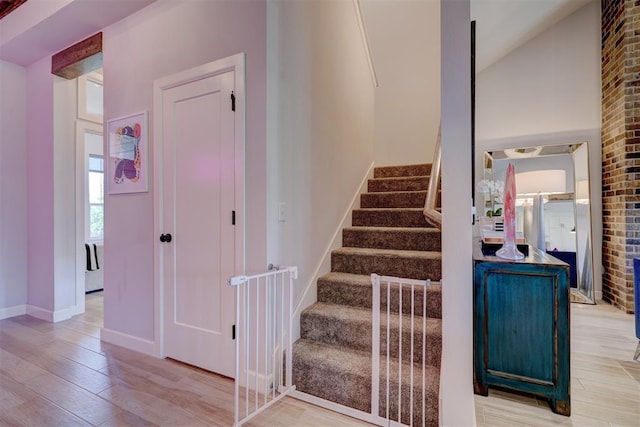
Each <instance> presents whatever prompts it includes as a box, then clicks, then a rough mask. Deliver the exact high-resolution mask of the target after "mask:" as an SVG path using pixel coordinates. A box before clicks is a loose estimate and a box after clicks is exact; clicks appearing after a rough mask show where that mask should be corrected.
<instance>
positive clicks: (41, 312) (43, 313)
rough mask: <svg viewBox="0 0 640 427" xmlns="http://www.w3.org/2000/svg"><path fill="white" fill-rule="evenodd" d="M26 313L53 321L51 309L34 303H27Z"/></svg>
mask: <svg viewBox="0 0 640 427" xmlns="http://www.w3.org/2000/svg"><path fill="white" fill-rule="evenodd" d="M27 314H28V315H29V316H33V317H37V318H38V319H42V320H45V321H47V322H52V323H53V317H54V316H53V311H51V310H47V309H44V308H40V307H36V306H35V305H27Z"/></svg>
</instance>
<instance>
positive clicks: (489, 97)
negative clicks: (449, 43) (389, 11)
mask: <svg viewBox="0 0 640 427" xmlns="http://www.w3.org/2000/svg"><path fill="white" fill-rule="evenodd" d="M478 25H480V23H478ZM600 44H601V40H600V2H599V1H598V0H594V1H592V2H590V3H589V4H587V5H586V6H584V7H583V8H581V9H579V10H578V11H576V12H575V13H574V14H572V15H570V16H569V17H567V18H566V19H564V20H562V21H560V22H559V23H558V24H556V25H554V26H553V27H551V28H550V29H549V30H547V31H545V32H544V33H542V34H540V35H539V36H537V37H536V38H534V39H532V40H531V41H529V42H527V43H525V44H524V45H522V46H521V47H520V48H518V49H516V50H514V51H513V52H512V53H510V54H509V55H507V56H505V57H504V58H503V59H502V60H500V61H498V62H497V63H495V64H493V65H492V66H490V67H488V68H486V69H485V70H483V71H482V72H481V73H479V74H478V75H477V76H476V179H482V175H481V174H482V155H483V152H484V151H486V150H490V149H496V148H508V147H526V146H532V145H544V144H559V143H571V142H587V143H588V145H589V166H590V184H591V202H592V203H591V209H592V211H591V218H592V235H593V248H594V269H595V274H594V283H595V287H596V292H597V293H598V295H599V293H600V292H601V289H602V252H601V248H602V208H601V206H602V194H601V190H600V189H601V187H602V166H601V165H602V162H601V158H602V157H601V156H602V155H601V151H602V147H601V146H602V143H601V140H600V138H601V132H600V126H601V114H600V98H601V80H600V60H601V59H600Z"/></svg>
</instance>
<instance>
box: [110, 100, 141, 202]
mask: <svg viewBox="0 0 640 427" xmlns="http://www.w3.org/2000/svg"><path fill="white" fill-rule="evenodd" d="M148 119H149V118H148V113H147V111H143V112H141V113H137V114H132V115H129V116H125V117H119V118H116V119H111V120H108V121H107V135H108V141H107V142H108V146H107V150H108V159H107V162H106V173H107V174H106V180H107V189H108V193H109V194H123V193H139V192H146V191H149V170H148V165H149V159H148V157H149V154H148V130H149V126H148Z"/></svg>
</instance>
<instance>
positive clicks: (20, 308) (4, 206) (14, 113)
mask: <svg viewBox="0 0 640 427" xmlns="http://www.w3.org/2000/svg"><path fill="white" fill-rule="evenodd" d="M26 110H27V105H26V71H25V69H24V68H23V67H20V66H17V65H13V64H10V63H7V62H4V61H0V236H1V237H0V319H1V318H3V317H5V315H6V316H7V317H8V316H11V315H14V314H20V313H21V312H24V309H25V304H26V303H27V239H26V235H27V195H26V192H27V172H26V166H27V163H26V155H27V150H26V145H27V136H26Z"/></svg>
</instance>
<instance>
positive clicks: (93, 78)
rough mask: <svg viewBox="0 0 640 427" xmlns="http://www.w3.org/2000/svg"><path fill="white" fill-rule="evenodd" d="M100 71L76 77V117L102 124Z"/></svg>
mask: <svg viewBox="0 0 640 427" xmlns="http://www.w3.org/2000/svg"><path fill="white" fill-rule="evenodd" d="M102 110H103V84H102V71H101V70H99V71H98V72H93V73H90V74H85V75H82V76H80V77H78V118H79V119H82V120H87V121H91V122H95V123H100V124H102V120H103V118H102V114H103V111H102Z"/></svg>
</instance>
